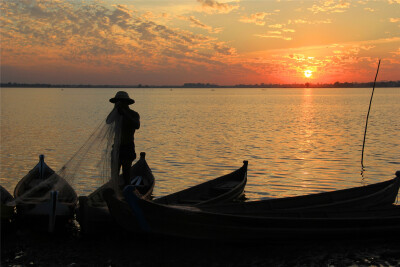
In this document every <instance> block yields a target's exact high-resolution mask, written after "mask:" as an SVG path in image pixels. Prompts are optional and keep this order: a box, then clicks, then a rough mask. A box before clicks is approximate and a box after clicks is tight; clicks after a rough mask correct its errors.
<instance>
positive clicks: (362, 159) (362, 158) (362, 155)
mask: <svg viewBox="0 0 400 267" xmlns="http://www.w3.org/2000/svg"><path fill="white" fill-rule="evenodd" d="M380 65H381V60H380V59H379V62H378V69H377V70H376V75H375V80H374V86H373V87H372V94H371V99H370V100H369V107H368V113H367V119H366V120H365V130H364V141H363V146H362V151H361V167H362V168H364V148H365V137H366V135H367V127H368V118H369V112H370V111H371V104H372V97H373V96H374V91H375V84H376V78H377V77H378V72H379V66H380Z"/></svg>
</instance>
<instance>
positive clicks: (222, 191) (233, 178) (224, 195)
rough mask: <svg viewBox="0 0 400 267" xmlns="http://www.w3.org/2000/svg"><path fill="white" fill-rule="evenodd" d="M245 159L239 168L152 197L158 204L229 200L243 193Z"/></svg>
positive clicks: (200, 203) (196, 203)
mask: <svg viewBox="0 0 400 267" xmlns="http://www.w3.org/2000/svg"><path fill="white" fill-rule="evenodd" d="M247 165H248V162H247V161H243V166H242V167H240V168H239V169H237V170H235V171H233V172H231V173H229V174H226V175H223V176H221V177H218V178H215V179H213V180H210V181H207V182H204V183H201V184H198V185H196V186H193V187H190V188H187V189H184V190H182V191H179V192H176V193H173V194H170V195H167V196H164V197H160V198H157V199H154V200H153V201H154V202H155V203H158V204H166V205H190V206H197V207H199V206H203V205H210V204H214V203H223V202H227V201H230V200H232V199H234V198H236V197H238V196H240V195H241V194H242V193H243V190H244V187H245V186H246V182H247Z"/></svg>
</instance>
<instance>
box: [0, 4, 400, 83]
mask: <svg viewBox="0 0 400 267" xmlns="http://www.w3.org/2000/svg"><path fill="white" fill-rule="evenodd" d="M116 2H118V4H116ZM0 6H1V16H0V20H1V82H21V83H56V84H121V85H127V84H132V85H135V84H139V83H140V84H149V85H162V84H169V85H181V84H183V83H187V82H203V83H217V84H220V85H234V84H239V83H246V84H255V83H305V82H310V83H332V82H336V81H340V82H368V81H373V79H374V75H375V72H376V67H377V62H378V59H379V58H381V59H382V63H381V69H380V72H379V77H378V80H381V81H382V80H400V78H399V77H400V0H377V1H366V0H357V1H346V0H343V1H340V0H339V1H333V0H321V1H318V0H315V1H285V0H266V1H261V0H252V1H246V0H242V1H223V0H218V1H216V0H197V1H196V0H193V1H189V0H177V1H168V0H155V1H149V0H138V1H132V0H124V1H111V0H102V1H92V0H89V1H77V0H69V1H64V0H51V1H50V0H36V1H34V0H19V1H14V0H3V1H1V4H0ZM305 74H307V76H309V77H306V75H305Z"/></svg>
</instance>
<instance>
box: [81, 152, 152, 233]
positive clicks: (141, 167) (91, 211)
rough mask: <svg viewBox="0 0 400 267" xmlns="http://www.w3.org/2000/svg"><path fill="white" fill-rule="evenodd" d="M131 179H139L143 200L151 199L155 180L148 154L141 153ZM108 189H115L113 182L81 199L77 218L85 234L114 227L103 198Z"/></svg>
mask: <svg viewBox="0 0 400 267" xmlns="http://www.w3.org/2000/svg"><path fill="white" fill-rule="evenodd" d="M130 177H131V180H134V179H135V178H137V182H139V184H138V187H137V190H138V194H140V195H141V197H142V198H145V199H150V198H151V194H152V193H153V189H154V184H155V179H154V176H153V173H152V172H151V169H150V167H149V165H148V164H147V162H146V153H144V152H141V153H140V159H139V160H138V161H137V162H136V163H135V164H134V165H133V166H132V167H131V170H130ZM139 180H140V181H139ZM106 188H114V189H115V187H114V186H113V185H112V184H111V181H109V182H107V183H105V184H104V185H102V186H101V187H100V188H98V189H97V190H95V191H94V192H93V193H91V194H90V195H88V196H80V197H79V204H78V206H77V209H76V215H77V216H76V218H77V220H78V222H79V224H80V226H81V232H83V233H85V234H89V233H97V232H99V231H104V230H106V229H108V228H109V227H114V224H115V221H114V219H113V217H112V216H111V215H110V212H109V210H108V207H107V203H106V202H105V201H104V198H103V191H104V190H105V189H106ZM121 195H122V192H121Z"/></svg>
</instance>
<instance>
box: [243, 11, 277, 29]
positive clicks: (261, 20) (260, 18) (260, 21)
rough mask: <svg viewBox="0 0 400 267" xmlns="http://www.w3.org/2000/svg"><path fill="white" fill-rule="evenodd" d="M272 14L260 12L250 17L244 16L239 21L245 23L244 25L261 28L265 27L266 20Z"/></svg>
mask: <svg viewBox="0 0 400 267" xmlns="http://www.w3.org/2000/svg"><path fill="white" fill-rule="evenodd" d="M272 14H273V13H266V12H258V13H254V14H251V15H250V16H242V17H241V18H240V20H239V21H240V22H244V23H254V24H256V25H259V26H264V25H265V18H266V17H267V16H270V15H272Z"/></svg>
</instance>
